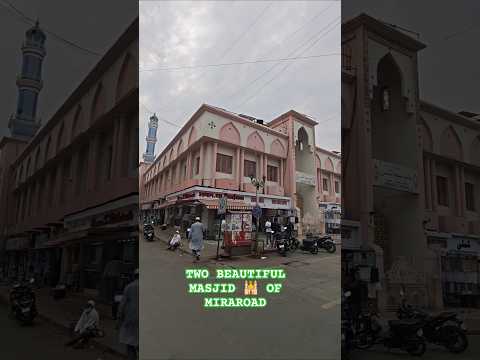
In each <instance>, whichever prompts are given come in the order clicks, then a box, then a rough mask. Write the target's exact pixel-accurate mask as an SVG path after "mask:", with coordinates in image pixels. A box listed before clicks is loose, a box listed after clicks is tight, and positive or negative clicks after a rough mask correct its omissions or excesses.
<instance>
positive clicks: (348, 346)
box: [341, 290, 355, 360]
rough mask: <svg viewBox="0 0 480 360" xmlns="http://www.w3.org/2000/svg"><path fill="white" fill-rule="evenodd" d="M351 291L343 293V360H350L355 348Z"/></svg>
mask: <svg viewBox="0 0 480 360" xmlns="http://www.w3.org/2000/svg"><path fill="white" fill-rule="evenodd" d="M351 294H352V293H351V292H350V291H346V292H343V290H342V324H341V335H342V343H341V358H342V360H348V359H349V357H350V352H351V351H352V349H354V348H355V346H354V341H353V339H354V332H353V324H352V317H351V311H350V307H349V303H348V299H349V297H350V296H351Z"/></svg>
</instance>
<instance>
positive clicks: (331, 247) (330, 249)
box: [325, 242, 337, 254]
mask: <svg viewBox="0 0 480 360" xmlns="http://www.w3.org/2000/svg"><path fill="white" fill-rule="evenodd" d="M325 250H327V252H328V253H329V254H333V253H334V252H335V251H336V250H337V247H336V246H335V244H334V243H333V242H332V243H329V244H325Z"/></svg>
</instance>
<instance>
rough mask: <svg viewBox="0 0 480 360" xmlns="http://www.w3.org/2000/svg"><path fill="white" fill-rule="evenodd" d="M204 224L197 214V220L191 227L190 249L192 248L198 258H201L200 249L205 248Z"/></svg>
mask: <svg viewBox="0 0 480 360" xmlns="http://www.w3.org/2000/svg"><path fill="white" fill-rule="evenodd" d="M204 231H205V229H204V226H203V224H202V223H201V222H200V218H199V217H198V216H197V217H196V218H195V222H194V223H193V224H192V226H191V227H190V234H189V240H190V249H192V254H193V256H194V257H195V258H196V260H197V261H198V260H200V251H201V250H202V249H203V234H204Z"/></svg>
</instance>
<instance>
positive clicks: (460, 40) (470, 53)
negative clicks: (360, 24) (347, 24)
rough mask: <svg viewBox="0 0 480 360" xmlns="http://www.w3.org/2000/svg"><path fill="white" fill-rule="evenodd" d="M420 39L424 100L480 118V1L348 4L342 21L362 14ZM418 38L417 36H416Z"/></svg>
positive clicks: (399, 0)
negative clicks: (422, 46)
mask: <svg viewBox="0 0 480 360" xmlns="http://www.w3.org/2000/svg"><path fill="white" fill-rule="evenodd" d="M362 12H364V13H367V14H368V15H370V16H373V17H375V18H378V19H381V20H383V21H385V22H388V23H393V24H396V25H398V26H401V27H404V28H407V29H409V30H412V31H414V32H417V33H420V38H419V40H420V41H422V42H423V43H425V44H426V45H427V48H425V49H423V50H421V51H420V52H419V78H420V97H421V98H422V99H424V100H427V101H429V102H432V103H434V104H436V105H439V106H441V107H443V108H446V109H450V110H452V111H454V112H459V111H462V110H467V111H471V112H476V113H480V90H479V84H480V66H479V63H480V47H479V43H480V42H479V37H480V21H479V19H480V1H477V0H457V1H438V0H435V1H434V0H427V1H414V0H390V1H383V0H362V1H357V0H344V1H343V2H342V17H343V18H344V19H348V18H352V17H354V16H356V15H359V14H360V13H362ZM411 36H413V37H415V35H411Z"/></svg>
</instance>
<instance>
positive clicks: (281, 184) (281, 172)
mask: <svg viewBox="0 0 480 360" xmlns="http://www.w3.org/2000/svg"><path fill="white" fill-rule="evenodd" d="M279 171H280V174H279V178H278V183H279V184H280V186H281V187H282V188H283V181H284V176H285V174H284V172H285V166H284V162H283V159H280V169H279Z"/></svg>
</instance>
